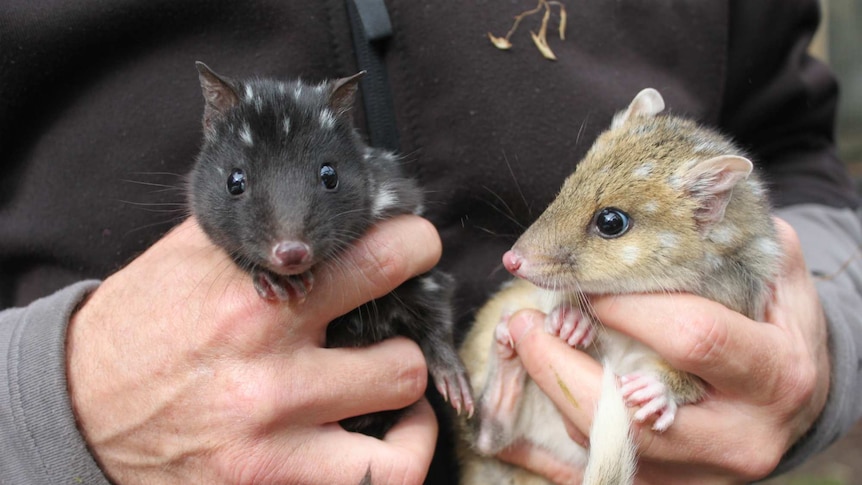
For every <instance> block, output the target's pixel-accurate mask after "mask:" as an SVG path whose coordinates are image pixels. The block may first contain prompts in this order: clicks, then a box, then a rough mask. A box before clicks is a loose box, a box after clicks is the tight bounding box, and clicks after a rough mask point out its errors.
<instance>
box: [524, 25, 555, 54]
mask: <svg viewBox="0 0 862 485" xmlns="http://www.w3.org/2000/svg"><path fill="white" fill-rule="evenodd" d="M530 36H531V37H532V38H533V43H534V44H536V47H537V48H538V49H539V52H541V53H542V55H543V56H545V59H550V60H552V61H556V60H557V56H555V55H554V51H552V50H551V48H550V47H549V46H548V43H547V42H546V41H545V39H544V38H542V37H539V36H538V35H536V33H535V32H533V31H532V30H531V31H530Z"/></svg>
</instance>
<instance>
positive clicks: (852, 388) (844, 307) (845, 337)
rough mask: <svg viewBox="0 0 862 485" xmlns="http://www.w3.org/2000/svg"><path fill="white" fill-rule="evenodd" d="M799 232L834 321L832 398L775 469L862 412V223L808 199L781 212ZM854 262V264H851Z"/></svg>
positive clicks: (836, 434) (834, 435)
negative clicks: (861, 248) (809, 201)
mask: <svg viewBox="0 0 862 485" xmlns="http://www.w3.org/2000/svg"><path fill="white" fill-rule="evenodd" d="M776 215H778V216H779V217H781V218H782V219H784V220H786V221H787V222H789V223H790V225H791V226H793V228H794V229H795V230H796V232H797V233H798V235H799V239H800V241H801V243H802V250H803V253H804V254H805V260H806V263H807V264H808V268H809V269H810V270H811V272H812V274H814V275H815V277H816V285H817V291H818V293H819V295H820V300H821V303H822V305H823V309H824V311H825V313H826V319H827V321H828V325H829V350H830V355H831V362H832V372H831V382H830V390H829V400H828V401H827V403H826V407H825V408H824V409H823V412H822V413H821V415H820V417H819V418H818V420H817V421H816V422H815V423H814V425H813V426H812V428H811V429H810V430H809V432H808V433H807V434H806V435H805V436H804V437H803V438H802V439H800V440H799V442H797V443H796V444H795V445H794V446H793V447H792V448H791V449H790V450H789V451H788V452H787V454H786V455H785V456H784V458H783V459H782V461H781V463H780V464H779V466H778V468H777V469H776V471H775V473H773V475H775V474H780V473H782V472H785V471H787V470H790V469H791V468H793V467H795V466H797V465H799V464H801V463H802V462H803V461H805V460H806V459H808V458H809V457H811V456H812V455H814V454H815V453H817V452H820V451H822V450H823V449H825V448H826V447H827V446H829V445H830V444H832V443H834V442H835V441H836V440H838V438H840V437H841V436H842V435H844V434H845V433H847V432H848V431H849V430H850V429H851V428H852V427H853V424H854V423H855V422H856V420H857V419H858V418H859V416H860V414H862V373H860V371H862V360H860V358H862V355H860V350H862V258H860V254H859V251H860V245H862V224H860V217H859V214H857V213H856V212H854V211H852V210H850V209H835V208H831V207H826V206H822V205H814V204H804V205H796V206H790V207H786V208H783V209H780V210H778V211H776ZM848 262H849V264H848Z"/></svg>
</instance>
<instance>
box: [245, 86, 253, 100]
mask: <svg viewBox="0 0 862 485" xmlns="http://www.w3.org/2000/svg"><path fill="white" fill-rule="evenodd" d="M252 99H254V90H253V89H252V88H251V85H250V84H246V85H245V100H246V101H251V100H252Z"/></svg>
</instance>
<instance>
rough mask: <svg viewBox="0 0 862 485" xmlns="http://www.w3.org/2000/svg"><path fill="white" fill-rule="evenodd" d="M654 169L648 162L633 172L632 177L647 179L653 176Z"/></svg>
mask: <svg viewBox="0 0 862 485" xmlns="http://www.w3.org/2000/svg"><path fill="white" fill-rule="evenodd" d="M653 168H654V167H653V164H652V163H650V162H646V163H644V164H643V165H641V166H640V167H638V168H636V169H635V170H634V172H632V177H634V178H636V179H645V178H647V177H649V176H650V175H651V174H652V171H653Z"/></svg>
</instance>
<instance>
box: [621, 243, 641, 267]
mask: <svg viewBox="0 0 862 485" xmlns="http://www.w3.org/2000/svg"><path fill="white" fill-rule="evenodd" d="M640 253H641V250H640V248H639V247H637V246H635V245H629V246H623V250H622V252H621V253H620V258H621V259H622V261H623V263H625V264H627V265H629V266H632V265H634V264H635V263H636V262H637V260H638V257H640Z"/></svg>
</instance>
